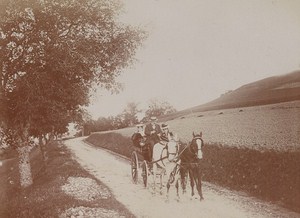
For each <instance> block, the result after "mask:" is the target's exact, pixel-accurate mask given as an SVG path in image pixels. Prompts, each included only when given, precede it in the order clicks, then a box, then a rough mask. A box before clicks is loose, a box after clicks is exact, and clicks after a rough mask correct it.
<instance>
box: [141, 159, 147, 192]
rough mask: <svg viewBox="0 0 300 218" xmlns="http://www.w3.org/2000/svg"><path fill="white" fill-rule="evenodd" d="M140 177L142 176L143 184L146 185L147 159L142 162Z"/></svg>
mask: <svg viewBox="0 0 300 218" xmlns="http://www.w3.org/2000/svg"><path fill="white" fill-rule="evenodd" d="M142 177H143V184H144V186H145V188H146V187H147V186H148V164H147V161H145V160H144V162H143V164H142Z"/></svg>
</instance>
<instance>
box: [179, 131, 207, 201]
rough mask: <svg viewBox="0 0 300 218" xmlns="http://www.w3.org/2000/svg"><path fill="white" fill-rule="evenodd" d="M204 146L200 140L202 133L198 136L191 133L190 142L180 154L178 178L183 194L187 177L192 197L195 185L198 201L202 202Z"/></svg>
mask: <svg viewBox="0 0 300 218" xmlns="http://www.w3.org/2000/svg"><path fill="white" fill-rule="evenodd" d="M203 146H204V143H203V140H202V132H200V134H195V133H193V139H192V141H191V142H190V143H189V144H187V145H186V146H185V147H184V148H183V150H182V151H181V152H180V161H181V162H180V178H181V185H182V189H183V193H185V192H186V182H187V175H189V177H190V184H191V189H192V193H191V194H192V196H194V195H195V193H194V186H195V185H196V188H197V191H198V194H199V196H200V200H203V199H204V198H203V195H202V183H201V180H202V172H203V164H202V157H203V154H202V147H203Z"/></svg>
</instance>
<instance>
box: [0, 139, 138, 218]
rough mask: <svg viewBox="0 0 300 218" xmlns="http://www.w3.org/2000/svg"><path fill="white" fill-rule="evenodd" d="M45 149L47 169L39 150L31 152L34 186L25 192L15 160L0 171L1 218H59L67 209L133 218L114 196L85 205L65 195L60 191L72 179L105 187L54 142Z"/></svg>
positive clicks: (84, 202) (61, 145)
mask: <svg viewBox="0 0 300 218" xmlns="http://www.w3.org/2000/svg"><path fill="white" fill-rule="evenodd" d="M46 149H47V154H48V157H49V159H48V160H47V166H46V167H44V166H43V163H42V158H41V154H40V152H39V150H38V149H35V150H34V151H33V152H32V154H31V167H32V171H33V176H34V184H33V185H32V186H31V187H29V188H27V189H25V190H21V189H20V188H19V182H18V181H19V175H18V170H17V169H18V168H17V160H16V159H15V160H12V161H9V162H6V163H5V164H4V165H3V166H2V167H0V217H14V218H15V217H59V215H60V214H62V213H63V212H64V211H66V210H67V209H69V208H77V207H86V208H94V209H95V208H101V209H106V210H113V211H115V212H116V213H117V214H119V215H120V216H123V217H134V216H133V215H132V214H131V213H130V212H129V211H128V210H127V209H126V208H125V207H124V206H123V205H122V204H121V203H119V202H118V201H117V200H116V199H115V198H114V196H113V195H111V196H110V197H109V198H107V199H104V198H97V199H95V200H91V201H85V200H79V199H75V198H74V197H72V196H70V195H67V194H66V193H65V192H63V190H62V188H61V187H62V186H63V185H65V184H67V183H68V182H67V181H68V178H69V177H84V178H91V179H93V180H95V181H96V183H97V184H98V185H99V186H102V187H106V186H105V185H104V184H102V183H101V181H98V180H97V179H96V178H95V177H94V176H92V175H90V174H89V173H88V172H87V171H85V170H84V169H83V168H81V166H80V165H79V164H78V163H77V162H76V161H75V160H74V159H72V156H71V153H70V152H69V150H67V149H66V147H65V146H64V145H63V144H61V143H59V142H52V143H51V144H49V145H48V146H47V148H46ZM106 188H107V187H106ZM83 215H84V214H83Z"/></svg>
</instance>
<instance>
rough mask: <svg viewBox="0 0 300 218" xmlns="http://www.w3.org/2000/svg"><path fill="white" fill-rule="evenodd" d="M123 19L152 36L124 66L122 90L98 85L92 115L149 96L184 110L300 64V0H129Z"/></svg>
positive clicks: (105, 113) (143, 100)
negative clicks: (132, 61)
mask: <svg viewBox="0 0 300 218" xmlns="http://www.w3.org/2000/svg"><path fill="white" fill-rule="evenodd" d="M123 2H124V9H123V11H124V13H122V14H121V16H120V17H119V20H120V21H122V22H124V23H126V24H130V25H133V26H141V27H142V28H144V29H145V30H146V31H147V32H148V34H149V36H148V38H147V39H146V40H145V41H144V43H143V46H142V47H141V48H139V50H138V52H137V54H136V56H135V58H136V59H137V61H136V62H135V63H134V65H133V66H131V67H130V68H128V69H124V70H123V72H122V75H121V76H120V77H119V78H118V81H119V82H121V83H122V84H123V85H124V90H123V91H122V92H121V93H120V94H118V95H111V94H110V92H107V91H104V90H100V89H99V90H98V91H97V92H96V93H94V94H93V96H92V98H91V104H90V106H89V107H88V108H87V110H88V112H89V113H90V114H91V115H92V118H94V119H97V118H99V117H108V116H115V115H117V114H120V113H121V112H122V111H123V109H124V108H125V107H126V105H127V103H129V102H136V103H139V107H140V108H141V109H143V110H145V109H147V105H148V103H149V100H150V99H158V100H162V101H167V102H169V103H170V104H171V105H172V106H173V107H175V108H176V109H177V110H183V109H186V108H190V107H193V106H197V105H200V104H204V103H207V102H209V101H211V100H214V99H216V98H218V97H219V96H220V95H221V94H223V93H225V92H226V91H228V90H234V89H237V88H239V87H240V86H242V85H245V84H247V83H251V82H254V81H257V80H260V79H264V78H266V77H270V76H276V75H282V74H286V73H290V72H292V71H294V70H298V69H300V13H299V11H300V1H299V0H263V1H262V0H126V1H123Z"/></svg>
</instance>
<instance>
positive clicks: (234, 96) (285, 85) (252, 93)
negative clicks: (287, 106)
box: [160, 70, 300, 120]
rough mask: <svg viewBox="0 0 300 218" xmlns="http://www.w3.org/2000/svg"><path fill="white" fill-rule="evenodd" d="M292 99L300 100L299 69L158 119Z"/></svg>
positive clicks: (250, 84)
mask: <svg viewBox="0 0 300 218" xmlns="http://www.w3.org/2000/svg"><path fill="white" fill-rule="evenodd" d="M294 100H300V70H299V71H295V72H292V73H288V74H285V75H281V76H273V77H268V78H265V79H262V80H259V81H256V82H253V83H249V84H246V85H243V86H241V87H240V88H238V89H236V90H233V91H230V92H227V93H226V94H223V95H221V96H220V97H219V98H217V99H215V100H213V101H211V102H208V103H206V104H202V105H198V106H195V107H192V108H188V109H185V110H182V111H178V112H176V113H173V114H169V115H167V116H163V117H160V120H169V119H174V118H176V117H180V116H184V115H186V114H189V113H191V112H193V113H195V112H202V111H209V110H220V109H228V108H239V107H249V106H257V105H265V104H274V103H280V102H287V101H294Z"/></svg>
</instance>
